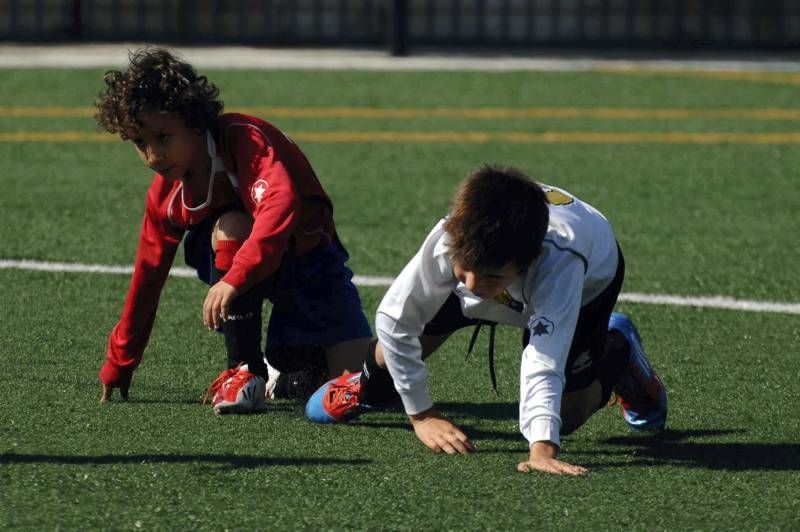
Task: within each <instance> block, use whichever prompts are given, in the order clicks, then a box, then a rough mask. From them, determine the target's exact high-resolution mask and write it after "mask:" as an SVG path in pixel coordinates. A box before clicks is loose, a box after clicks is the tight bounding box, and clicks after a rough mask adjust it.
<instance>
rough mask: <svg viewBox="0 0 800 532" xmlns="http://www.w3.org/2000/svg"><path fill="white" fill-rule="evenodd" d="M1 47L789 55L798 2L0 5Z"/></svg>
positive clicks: (32, 1)
mask: <svg viewBox="0 0 800 532" xmlns="http://www.w3.org/2000/svg"><path fill="white" fill-rule="evenodd" d="M0 41H17V42H30V43H34V42H35V43H50V42H62V43H66V42H73V43H75V42H100V41H103V42H113V41H146V42H152V43H167V44H182V45H187V44H193V45H197V44H209V45H214V44H248V45H265V46H266V45H268V46H331V47H341V46H346V47H369V48H382V49H384V48H385V49H386V50H387V52H388V53H391V54H393V55H407V54H413V53H414V50H415V49H416V48H418V47H428V48H429V47H436V48H454V47H458V48H464V47H470V48H471V47H481V48H488V49H492V48H499V47H502V48H518V49H520V50H523V49H530V48H536V49H547V48H555V47H559V48H592V49H593V50H598V49H608V50H615V49H625V50H631V49H635V50H655V51H658V50H664V49H678V50H685V51H715V50H735V51H747V50H761V51H770V52H774V51H781V50H795V51H796V50H797V49H798V48H800V2H798V1H797V0H293V1H292V0H227V1H223V0H163V1H160V0H0Z"/></svg>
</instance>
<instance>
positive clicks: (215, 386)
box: [203, 364, 241, 404]
mask: <svg viewBox="0 0 800 532" xmlns="http://www.w3.org/2000/svg"><path fill="white" fill-rule="evenodd" d="M239 366H241V364H239ZM239 366H236V367H235V368H231V369H226V370H225V371H223V372H222V373H220V374H219V377H217V378H216V379H214V382H212V383H211V385H210V386H209V387H208V390H206V394H205V395H204V396H203V404H206V403H207V402H208V398H209V397H213V396H214V394H216V393H217V391H218V390H219V389H220V388H221V387H222V385H223V384H224V383H225V381H227V380H228V379H229V378H231V377H232V376H233V375H235V374H236V372H238V371H239Z"/></svg>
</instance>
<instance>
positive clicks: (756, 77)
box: [595, 66, 800, 85]
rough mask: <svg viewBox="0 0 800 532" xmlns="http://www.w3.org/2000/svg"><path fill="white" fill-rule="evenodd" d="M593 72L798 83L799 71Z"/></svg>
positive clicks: (610, 68) (623, 69)
mask: <svg viewBox="0 0 800 532" xmlns="http://www.w3.org/2000/svg"><path fill="white" fill-rule="evenodd" d="M595 72H600V73H603V74H627V75H633V76H653V75H657V76H675V77H689V78H703V79H720V80H726V81H731V80H732V81H753V82H759V83H779V84H784V85H800V73H796V72H765V71H735V70H689V69H677V68H675V69H672V68H626V67H614V66H608V67H600V68H597V69H595Z"/></svg>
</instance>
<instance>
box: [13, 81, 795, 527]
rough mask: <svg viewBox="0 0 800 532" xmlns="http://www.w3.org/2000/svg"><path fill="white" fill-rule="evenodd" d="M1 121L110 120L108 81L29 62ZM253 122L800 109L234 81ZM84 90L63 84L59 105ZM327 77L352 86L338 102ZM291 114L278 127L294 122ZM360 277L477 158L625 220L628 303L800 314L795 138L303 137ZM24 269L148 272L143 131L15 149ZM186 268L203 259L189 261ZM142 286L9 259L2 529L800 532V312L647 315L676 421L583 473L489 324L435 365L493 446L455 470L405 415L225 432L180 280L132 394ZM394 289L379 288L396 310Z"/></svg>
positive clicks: (754, 89)
mask: <svg viewBox="0 0 800 532" xmlns="http://www.w3.org/2000/svg"><path fill="white" fill-rule="evenodd" d="M0 74H2V76H3V83H2V84H0V106H67V107H89V106H91V102H92V99H93V98H94V96H95V95H96V93H97V92H98V91H99V90H100V85H101V76H102V71H101V70H3V71H2V72H0ZM208 75H209V77H210V78H211V79H212V81H214V82H216V83H217V84H218V85H219V86H220V87H221V89H222V96H223V98H224V99H225V101H226V103H227V104H228V105H229V106H231V107H236V106H293V107H321V108H326V107H333V106H357V107H379V108H389V109H393V108H432V107H453V108H478V107H504V108H505V107H581V108H600V107H611V108H642V109H656V108H669V107H676V108H678V107H680V108H692V109H723V108H729V109H744V108H749V109H760V108H768V107H769V108H784V109H791V108H792V107H793V106H797V105H798V104H797V100H796V86H794V85H792V84H790V83H783V84H781V83H776V82H766V81H762V82H754V81H746V80H739V81H735V80H722V79H701V78H696V77H691V76H681V75H679V74H675V75H662V74H652V75H644V74H637V75H623V74H615V73H602V72H595V73H591V72H587V73H534V72H531V73H508V74H487V73H443V74H437V73H413V72H411V73H357V72H281V71H278V72H242V71H229V72H223V71H210V72H208ZM54 87H57V90H54ZM320 87H324V88H325V90H319V88H320ZM264 118H267V119H269V118H270V117H269V116H265V117H264ZM274 122H275V123H276V124H278V125H279V126H281V127H282V128H283V129H285V130H286V131H287V132H288V133H289V134H293V133H295V132H298V133H299V132H313V131H329V132H336V131H406V132H421V131H451V132H465V131H526V132H537V131H600V132H612V131H613V132H620V131H626V132H663V131H679V132H697V131H701V132H709V131H727V132H741V133H757V132H768V131H772V132H779V131H789V132H796V131H799V130H798V127H797V126H798V125H797V123H796V122H795V121H792V120H782V121H765V120H747V119H741V118H740V119H687V120H668V121H665V120H654V119H648V120H619V119H585V118H583V119H561V120H556V119H547V120H533V119H531V120H520V119H514V120H498V119H493V120H492V119H471V120H468V119H445V118H415V119H402V120H401V119H380V120H379V119H369V120H368V119H357V120H356V119H342V118H338V119H335V118H320V119H300V118H277V119H275V120H274ZM34 131H35V132H41V131H82V132H94V131H96V128H95V126H94V125H93V123H92V121H91V119H89V118H59V119H42V118H31V117H10V116H6V115H3V116H0V133H3V132H34ZM300 144H301V146H302V147H303V149H304V151H305V152H306V153H307V155H308V156H309V159H310V160H311V162H312V164H313V165H314V167H315V169H316V170H317V173H318V174H319V177H320V179H321V181H322V182H323V184H324V186H325V188H326V190H327V191H328V192H329V193H330V195H331V197H332V198H333V200H334V203H335V205H336V211H335V217H336V222H337V227H338V229H339V232H340V234H341V237H342V239H343V241H344V242H345V244H346V245H347V247H348V249H349V251H350V253H351V263H350V264H351V266H352V267H353V269H354V271H355V272H356V274H359V275H382V276H392V275H396V274H397V273H398V272H399V271H400V269H401V268H402V267H403V265H404V264H405V262H406V261H407V260H408V259H409V258H410V257H411V256H412V255H413V253H414V252H415V251H416V249H417V246H418V245H419V243H420V242H421V240H422V238H423V237H424V235H425V234H426V233H427V231H428V230H429V228H430V227H431V226H432V225H433V224H434V223H435V222H436V221H437V220H438V218H439V217H440V216H442V215H443V214H444V212H445V211H446V209H447V205H448V201H449V196H450V194H451V193H452V191H453V189H454V188H455V186H456V185H457V183H458V181H459V180H460V179H461V178H462V177H463V176H464V175H465V174H466V173H467V172H468V171H469V170H471V169H473V168H475V167H476V166H477V165H479V164H481V163H483V162H487V161H494V162H501V163H512V164H516V165H518V166H520V167H521V168H523V169H524V170H525V171H527V172H529V173H530V174H532V175H534V176H536V177H537V178H538V179H540V180H542V181H544V182H547V183H551V184H554V185H557V186H562V187H564V188H566V189H567V190H570V191H572V192H574V193H576V194H578V195H579V196H580V197H582V198H583V199H586V200H587V201H589V202H590V203H592V204H593V205H595V206H597V207H598V208H600V209H601V210H602V211H603V212H604V213H605V214H607V215H608V217H609V218H610V219H611V221H612V223H613V224H614V226H615V229H616V231H617V235H618V238H619V240H620V242H621V244H622V247H623V250H624V251H625V254H626V259H627V265H628V276H627V279H626V284H625V288H624V291H626V292H644V293H651V294H676V295H684V296H697V295H720V296H730V297H737V298H744V299H753V300H771V301H784V302H789V303H797V302H798V301H800V280H798V276H797V274H796V265H797V264H798V259H800V251H798V247H797V245H796V241H797V234H798V231H800V222H799V221H798V220H800V218H798V216H797V212H798V209H800V194H798V192H797V186H796V169H797V168H798V166H800V156H798V154H797V150H796V148H795V146H794V145H791V144H758V145H756V144H711V145H692V144H687V143H683V144H660V143H652V144H615V143H606V144H588V145H587V144H568V143H557V144H525V143H516V144H508V143H500V142H493V143H486V144H470V143H434V144H424V143H325V142H301V143H300ZM0 160H2V161H3V165H2V173H0V184H2V190H3V193H2V194H1V195H0V212H1V213H2V215H3V226H2V227H3V238H2V242H3V246H2V251H0V259H35V260H43V261H58V262H76V263H87V264H112V265H127V264H130V263H131V262H132V260H133V255H134V253H135V249H136V241H137V235H138V229H139V224H140V220H141V215H142V211H143V201H144V191H145V190H146V188H147V185H148V183H149V180H150V177H151V176H150V172H149V171H148V170H147V169H146V168H144V167H143V166H142V165H141V163H140V162H139V161H138V159H137V158H136V156H135V154H134V152H133V149H132V148H131V147H130V146H129V145H126V144H123V143H121V142H88V141H87V142H73V143H47V142H25V143H14V142H0ZM178 260H179V261H180V257H179V259H178ZM128 282H129V279H128V278H127V276H125V275H98V274H75V273H46V272H31V271H24V270H0V286H2V292H3V296H4V297H3V302H2V311H1V312H2V313H1V314H0V338H2V344H0V390H2V407H0V486H2V488H0V528H3V529H9V528H13V529H56V528H64V529H79V528H80V529H83V528H91V529H115V530H117V529H137V528H144V529H189V528H191V529H194V528H199V529H242V530H243V529H253V528H256V529H267V528H269V529H279V530H294V529H298V528H301V529H302V528H306V529H343V528H344V529H426V530H427V529H433V530H441V529H519V530H551V529H578V530H606V529H611V530H617V529H636V530H676V529H679V530H682V529H700V530H730V529H758V530H762V529H776V530H778V529H780V530H791V529H797V528H798V527H800V503H798V499H797V498H796V496H795V495H794V494H795V493H797V492H798V491H800V476H798V470H800V443H799V442H798V434H800V387H798V385H797V382H798V377H800V370H798V367H800V366H798V364H797V353H798V352H800V323H798V319H797V316H796V315H789V314H774V313H773V314H767V313H756V312H738V311H730V310H715V309H709V308H695V309H693V308H686V307H674V306H664V305H643V304H632V303H623V304H621V305H620V306H619V308H620V310H622V311H625V312H628V313H629V314H631V315H632V316H633V318H634V319H635V320H636V322H637V324H638V325H639V327H640V330H641V332H642V335H643V337H644V341H645V346H646V347H647V349H648V353H649V355H650V358H651V360H652V362H653V364H654V366H655V367H656V369H657V370H658V371H659V374H660V375H661V376H662V377H663V380H664V382H665V383H666V387H667V390H668V393H669V397H670V417H669V421H668V427H669V429H668V430H667V431H666V432H665V433H663V434H661V435H658V436H646V435H635V434H631V433H630V432H628V431H627V429H626V426H625V424H624V422H623V420H622V418H621V416H620V412H619V408H618V407H617V408H607V409H602V410H601V411H600V412H598V413H597V414H596V415H595V416H594V417H593V418H592V419H591V420H590V421H589V423H587V425H586V426H584V427H582V428H581V429H580V430H579V431H578V432H577V433H576V434H574V435H571V436H569V437H566V438H565V439H564V442H563V455H562V456H563V459H564V460H567V461H569V462H572V463H577V464H581V465H585V466H587V467H589V468H590V469H591V473H590V474H589V475H587V476H585V477H581V478H563V477H555V476H548V475H544V474H531V475H521V474H518V473H516V472H515V470H514V466H515V465H516V463H517V462H518V461H519V460H521V459H523V458H524V457H525V456H526V451H527V449H526V443H525V442H524V440H523V439H522V437H521V436H520V435H519V433H518V429H517V421H516V415H517V414H516V412H517V405H516V401H517V381H518V362H519V356H520V352H519V351H520V350H519V331H514V330H510V329H507V328H500V334H499V338H498V344H497V349H496V350H497V373H498V380H499V388H498V394H497V395H495V394H494V392H492V390H491V385H490V382H489V376H488V369H487V365H486V357H485V350H486V343H487V339H486V337H485V335H484V336H482V337H481V339H479V341H478V345H477V347H476V350H475V353H473V355H472V357H470V358H469V359H468V360H466V361H464V354H465V352H466V346H467V342H468V339H469V332H468V331H463V332H460V333H458V334H457V335H456V336H454V338H452V339H451V340H450V341H449V342H448V343H447V344H445V346H444V347H443V348H442V349H441V350H440V352H438V353H437V354H436V355H435V356H434V357H432V358H431V359H430V361H429V365H430V385H431V389H432V393H433V395H434V398H435V400H436V401H437V403H438V404H439V406H440V408H441V410H442V411H443V412H444V413H445V414H446V415H448V416H450V417H452V418H453V419H454V420H455V422H456V423H458V424H460V425H461V426H462V427H464V428H465V430H466V431H467V433H468V434H469V435H470V436H471V437H472V438H473V439H474V441H475V442H476V445H477V447H478V452H477V453H476V454H475V455H472V456H466V457H465V456H456V457H452V456H438V455H434V454H432V453H430V452H429V451H428V450H427V449H426V448H424V447H423V446H422V444H420V443H419V442H418V441H417V440H416V439H415V437H414V435H413V432H411V431H410V429H409V427H408V425H407V423H406V419H405V416H404V415H403V414H402V413H400V412H379V413H373V414H369V415H365V416H364V417H363V418H362V419H361V420H360V421H358V422H357V423H354V424H352V425H350V426H316V425H312V424H311V423H308V422H307V421H305V419H304V417H303V412H302V410H303V408H302V407H303V405H301V404H296V403H292V402H285V401H277V402H274V403H271V404H270V411H269V413H268V414H265V415H258V416H238V417H222V418H221V417H216V416H214V415H213V413H212V411H211V409H210V408H209V407H208V406H202V405H200V400H201V399H202V396H203V392H204V391H205V387H206V386H207V385H208V384H209V383H210V382H211V380H212V379H213V378H214V377H215V376H216V374H217V373H218V372H219V370H220V369H221V368H222V367H223V365H224V362H225V357H224V353H223V346H222V340H221V338H220V337H219V336H218V335H216V334H214V333H209V332H207V331H206V330H204V328H203V327H202V324H201V323H200V305H201V303H202V300H203V297H204V294H205V288H204V287H203V286H202V285H201V284H200V283H199V282H197V281H195V280H192V279H185V278H172V279H170V280H169V281H168V283H167V285H166V288H165V291H164V293H163V295H162V299H161V307H160V310H159V314H158V318H157V320H156V325H155V328H154V332H153V336H152V338H151V341H150V343H149V346H148V349H147V351H146V354H145V358H144V362H143V364H142V366H141V368H140V370H139V371H137V373H136V376H135V380H134V383H133V387H132V390H131V401H130V402H129V403H120V402H116V401H115V402H113V403H111V404H105V405H101V404H99V403H98V399H99V395H100V385H99V383H98V381H97V378H96V373H97V370H98V368H99V366H100V364H101V362H102V360H103V357H104V352H105V343H106V340H107V335H108V333H109V331H110V329H111V327H112V326H113V325H114V323H115V322H116V320H117V319H118V317H119V313H120V311H121V307H122V301H123V298H124V295H125V291H126V289H127V285H128ZM384 290H385V288H382V287H362V288H361V289H360V292H361V295H362V298H363V300H364V304H365V310H366V313H367V315H368V316H369V317H370V318H371V317H372V316H373V315H374V311H375V308H376V306H377V304H378V302H379V301H380V298H381V296H382V294H383V292H384Z"/></svg>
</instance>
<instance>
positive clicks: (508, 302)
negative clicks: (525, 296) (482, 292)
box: [494, 290, 525, 312]
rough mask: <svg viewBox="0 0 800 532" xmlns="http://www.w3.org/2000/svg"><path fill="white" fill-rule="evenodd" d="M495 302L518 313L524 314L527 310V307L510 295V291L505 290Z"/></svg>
mask: <svg viewBox="0 0 800 532" xmlns="http://www.w3.org/2000/svg"><path fill="white" fill-rule="evenodd" d="M494 300H495V301H497V302H498V303H500V304H501V305H505V306H507V307H509V308H510V309H511V310H514V311H516V312H522V311H523V309H524V308H525V305H523V304H522V303H520V302H519V301H517V300H516V299H514V298H513V297H511V294H509V293H508V290H503V293H502V294H500V295H498V296H496V297H495V298H494Z"/></svg>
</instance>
